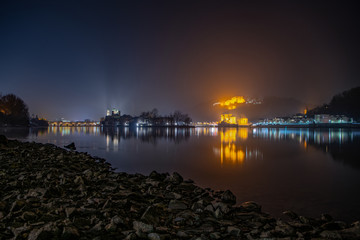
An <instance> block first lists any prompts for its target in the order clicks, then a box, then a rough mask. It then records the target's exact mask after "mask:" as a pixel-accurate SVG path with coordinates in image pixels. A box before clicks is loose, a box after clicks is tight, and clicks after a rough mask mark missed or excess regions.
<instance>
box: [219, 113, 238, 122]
mask: <svg viewBox="0 0 360 240" xmlns="http://www.w3.org/2000/svg"><path fill="white" fill-rule="evenodd" d="M221 123H228V124H236V117H235V116H233V115H232V114H221Z"/></svg>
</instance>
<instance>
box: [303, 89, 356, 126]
mask: <svg viewBox="0 0 360 240" xmlns="http://www.w3.org/2000/svg"><path fill="white" fill-rule="evenodd" d="M314 114H332V115H345V116H347V117H352V118H353V119H354V120H356V121H359V120H360V87H356V88H352V89H350V90H348V91H344V92H342V93H340V94H337V95H335V96H334V97H333V98H332V99H331V101H330V103H329V104H324V105H322V106H319V107H316V108H314V109H312V110H310V111H309V115H314Z"/></svg>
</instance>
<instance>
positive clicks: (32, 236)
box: [28, 228, 42, 240]
mask: <svg viewBox="0 0 360 240" xmlns="http://www.w3.org/2000/svg"><path fill="white" fill-rule="evenodd" d="M41 232H42V230H41V229H38V228H34V229H33V230H31V232H30V233H29V236H28V240H38V237H39V235H40V233H41Z"/></svg>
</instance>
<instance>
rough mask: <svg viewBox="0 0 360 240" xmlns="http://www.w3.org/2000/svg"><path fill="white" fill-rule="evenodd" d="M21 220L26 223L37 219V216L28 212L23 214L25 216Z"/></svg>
mask: <svg viewBox="0 0 360 240" xmlns="http://www.w3.org/2000/svg"><path fill="white" fill-rule="evenodd" d="M21 218H22V219H23V220H25V221H30V220H34V219H36V218H37V215H36V214H35V213H33V212H30V211H26V212H23V214H22V215H21Z"/></svg>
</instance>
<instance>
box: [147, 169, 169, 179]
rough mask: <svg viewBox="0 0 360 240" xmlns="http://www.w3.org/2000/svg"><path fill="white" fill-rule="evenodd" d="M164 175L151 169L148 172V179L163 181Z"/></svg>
mask: <svg viewBox="0 0 360 240" xmlns="http://www.w3.org/2000/svg"><path fill="white" fill-rule="evenodd" d="M165 177H166V176H164V175H163V174H160V173H158V172H156V171H152V172H151V173H150V174H149V178H150V179H153V180H157V181H163V180H164V179H165Z"/></svg>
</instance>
